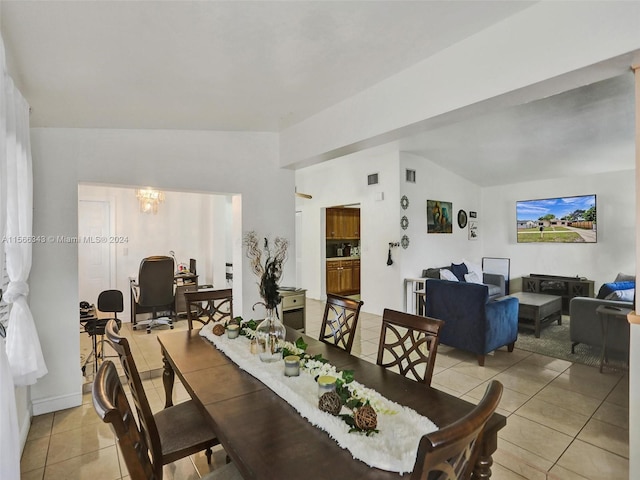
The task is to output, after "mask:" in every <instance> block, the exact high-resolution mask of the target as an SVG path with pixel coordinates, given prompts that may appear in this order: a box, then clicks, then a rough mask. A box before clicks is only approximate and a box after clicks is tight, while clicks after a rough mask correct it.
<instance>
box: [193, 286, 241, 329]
mask: <svg viewBox="0 0 640 480" xmlns="http://www.w3.org/2000/svg"><path fill="white" fill-rule="evenodd" d="M184 300H185V302H186V305H187V322H188V323H189V330H193V322H200V323H202V325H203V326H204V325H206V324H207V323H209V322H211V321H214V322H218V321H222V320H225V321H227V320H231V319H232V318H233V290H232V289H231V288H225V289H221V290H215V289H213V288H201V289H198V290H190V291H186V292H184Z"/></svg>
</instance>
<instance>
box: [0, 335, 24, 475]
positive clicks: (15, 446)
mask: <svg viewBox="0 0 640 480" xmlns="http://www.w3.org/2000/svg"><path fill="white" fill-rule="evenodd" d="M0 418H2V426H0V478H2V479H3V480H5V479H6V480H19V479H20V433H19V431H18V413H17V411H16V397H15V394H14V392H13V379H12V376H11V371H10V369H9V359H8V358H7V353H6V351H5V341H4V338H2V337H0Z"/></svg>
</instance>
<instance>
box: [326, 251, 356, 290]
mask: <svg viewBox="0 0 640 480" xmlns="http://www.w3.org/2000/svg"><path fill="white" fill-rule="evenodd" d="M327 293H334V294H336V295H353V294H355V293H360V260H359V259H358V260H328V261H327Z"/></svg>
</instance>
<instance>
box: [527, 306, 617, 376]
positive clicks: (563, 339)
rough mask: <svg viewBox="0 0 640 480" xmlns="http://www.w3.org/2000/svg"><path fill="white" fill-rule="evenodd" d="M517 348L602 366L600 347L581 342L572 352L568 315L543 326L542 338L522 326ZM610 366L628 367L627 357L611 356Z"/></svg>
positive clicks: (593, 365)
mask: <svg viewBox="0 0 640 480" xmlns="http://www.w3.org/2000/svg"><path fill="white" fill-rule="evenodd" d="M516 348H519V349H520V350H526V351H527V352H533V353H538V354H540V355H546V356H548V357H553V358H559V359H562V360H567V361H569V362H575V363H582V364H584V365H589V366H592V367H599V366H600V347H592V346H590V345H584V344H582V343H580V344H578V345H576V348H575V353H571V339H570V337H569V317H568V316H563V317H562V325H558V323H557V322H554V323H552V324H550V325H548V326H546V327H543V328H542V331H541V332H540V338H536V337H535V335H534V333H533V330H529V329H525V328H520V329H519V330H518V340H517V341H516ZM608 367H609V368H615V369H626V368H627V363H626V360H625V359H622V358H616V357H613V356H611V357H610V358H609V366H608Z"/></svg>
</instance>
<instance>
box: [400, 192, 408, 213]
mask: <svg viewBox="0 0 640 480" xmlns="http://www.w3.org/2000/svg"><path fill="white" fill-rule="evenodd" d="M400 206H401V207H402V209H403V210H406V209H407V208H409V199H408V198H407V196H406V195H403V196H402V198H401V199H400Z"/></svg>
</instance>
